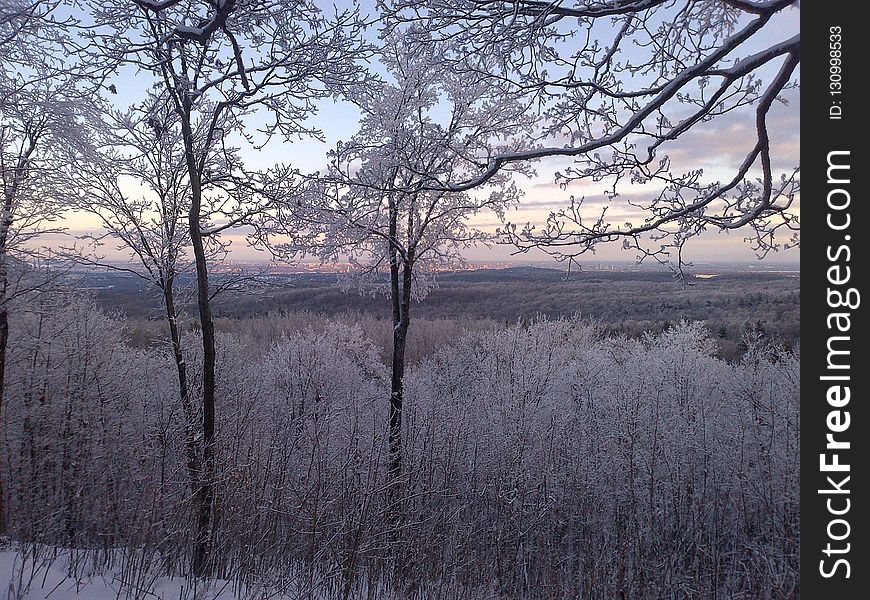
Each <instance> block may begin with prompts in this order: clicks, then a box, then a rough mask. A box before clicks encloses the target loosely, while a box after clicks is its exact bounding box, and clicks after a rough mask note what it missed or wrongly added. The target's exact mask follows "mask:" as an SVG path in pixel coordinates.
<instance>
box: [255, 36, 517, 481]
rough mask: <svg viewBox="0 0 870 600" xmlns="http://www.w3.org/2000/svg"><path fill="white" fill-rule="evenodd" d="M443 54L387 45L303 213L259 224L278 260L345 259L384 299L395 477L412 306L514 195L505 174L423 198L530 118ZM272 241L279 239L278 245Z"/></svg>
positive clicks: (358, 90)
mask: <svg viewBox="0 0 870 600" xmlns="http://www.w3.org/2000/svg"><path fill="white" fill-rule="evenodd" d="M448 47H449V44H446V43H436V42H434V41H431V40H429V41H427V42H425V43H421V42H420V41H419V40H417V39H414V38H411V37H408V36H403V35H398V34H397V35H392V36H389V37H387V38H386V39H385V40H384V44H383V48H382V50H381V53H380V56H381V60H382V63H383V65H384V67H385V68H386V70H387V75H386V78H385V79H384V80H383V81H379V82H377V83H374V82H371V83H368V84H366V85H365V86H357V87H355V88H353V89H352V90H351V91H350V93H349V94H348V98H349V99H350V100H351V101H352V102H354V103H355V105H356V106H357V107H358V108H359V109H360V111H361V113H362V118H361V123H360V131H359V132H358V133H357V134H356V135H355V136H353V137H352V138H350V139H349V140H347V141H344V142H340V143H339V144H338V147H337V148H336V149H335V150H334V151H332V152H331V164H330V168H329V170H328V172H327V173H326V174H325V175H323V176H321V177H320V178H318V179H317V180H316V181H315V182H314V183H313V184H312V185H310V186H309V188H308V190H307V194H306V200H305V203H304V204H299V203H297V202H294V203H291V204H289V205H284V206H281V207H279V210H278V212H277V216H275V215H272V216H271V221H270V223H269V224H268V225H267V226H266V229H267V231H268V233H269V234H271V235H272V236H273V238H274V239H275V240H276V241H275V242H274V243H273V244H272V247H273V248H274V249H275V250H276V252H277V253H278V254H279V255H281V254H289V255H294V254H295V253H297V252H302V253H311V254H314V255H316V256H319V257H320V258H321V260H344V259H348V260H350V261H351V263H353V265H354V266H355V267H356V272H355V274H354V276H353V277H352V278H351V279H350V280H349V281H348V282H349V283H352V284H356V285H358V286H360V287H362V288H363V289H364V290H366V291H369V292H379V291H385V292H386V293H387V294H388V296H389V299H390V306H391V313H392V320H393V347H392V360H391V367H392V376H391V391H390V400H389V406H390V417H389V454H390V459H389V466H388V470H389V473H390V474H391V476H392V477H393V478H394V479H398V478H399V476H400V475H401V472H402V440H401V435H402V433H401V432H402V394H403V392H402V385H403V383H402V382H403V378H404V372H405V349H406V346H407V336H408V330H409V327H410V323H411V305H412V304H411V303H412V300H413V299H415V298H416V299H421V298H423V297H425V296H426V294H427V293H428V291H429V290H430V288H431V286H432V285H433V283H434V281H433V278H434V276H435V274H436V273H437V272H438V271H439V270H443V269H446V268H450V267H455V266H457V265H458V264H459V263H461V262H462V254H461V251H462V250H464V249H466V248H468V247H469V246H471V245H473V244H475V243H478V242H481V241H485V240H487V239H488V238H489V235H488V234H487V233H486V232H484V231H481V230H480V229H477V228H475V227H473V226H472V224H471V223H470V221H471V220H472V219H473V218H474V217H475V216H478V215H481V214H487V213H491V214H494V215H497V216H499V217H500V216H503V215H504V212H505V210H506V209H507V208H509V207H511V206H513V205H514V204H515V203H516V202H517V199H518V197H519V193H518V190H517V189H516V187H515V186H514V185H513V183H512V182H511V175H512V173H511V172H510V170H508V169H505V170H504V171H502V172H500V173H499V174H498V175H497V176H495V177H493V178H491V179H490V180H489V181H488V183H489V186H490V187H489V188H488V189H480V190H478V191H477V192H476V193H470V192H452V191H446V190H433V189H429V186H430V184H431V183H432V182H433V181H438V180H439V179H442V178H446V179H452V178H456V177H462V176H463V174H467V173H469V172H473V171H474V169H475V168H476V162H475V161H476V160H478V158H477V157H479V156H480V155H481V154H483V155H489V156H492V155H495V154H497V153H498V152H500V151H505V150H506V149H518V148H520V147H523V146H524V144H525V142H524V141H523V134H524V133H527V132H528V130H529V128H530V126H531V123H532V120H531V119H530V118H529V117H528V116H527V114H526V107H525V106H524V105H523V104H522V103H520V102H518V101H517V99H516V97H514V96H512V95H510V94H504V93H502V90H500V89H498V88H496V87H493V86H492V85H491V82H489V81H488V80H487V79H486V78H469V77H466V76H464V75H459V74H457V73H455V72H454V71H452V70H451V69H450V66H449V63H448V62H446V61H445V60H444V56H445V53H446V52H447V49H448ZM282 236H283V238H282Z"/></svg>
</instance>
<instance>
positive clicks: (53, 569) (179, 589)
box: [0, 547, 281, 600]
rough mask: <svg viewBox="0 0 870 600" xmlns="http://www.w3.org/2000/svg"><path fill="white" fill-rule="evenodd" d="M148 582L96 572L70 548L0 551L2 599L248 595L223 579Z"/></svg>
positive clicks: (171, 599)
mask: <svg viewBox="0 0 870 600" xmlns="http://www.w3.org/2000/svg"><path fill="white" fill-rule="evenodd" d="M25 552H27V551H25ZM118 571H120V569H118ZM144 579H145V581H147V584H146V585H144V586H143V585H141V583H142V582H140V585H131V582H130V581H129V578H126V580H125V577H123V576H122V575H120V574H119V572H104V573H98V572H94V570H93V569H90V568H89V567H88V565H87V564H85V563H84V562H82V561H77V560H75V559H74V558H73V557H72V556H71V554H70V552H69V551H66V550H61V551H58V552H52V553H51V555H49V556H45V557H40V558H38V559H37V560H33V557H32V554H30V553H29V552H27V556H25V554H24V553H22V551H21V550H19V549H14V548H10V547H5V548H0V600H46V599H47V600H139V599H141V600H236V599H238V598H244V597H246V596H247V595H246V594H241V595H240V594H238V593H237V592H236V591H235V590H234V589H233V588H232V586H230V584H229V583H227V582H226V581H220V580H215V581H212V582H209V584H208V585H207V586H203V585H202V584H201V583H200V584H199V585H197V589H194V588H193V586H192V585H191V582H189V581H188V580H186V579H182V578H170V577H157V578H147V577H146V578H144ZM143 588H144V589H143ZM276 599H277V600H280V599H281V596H276Z"/></svg>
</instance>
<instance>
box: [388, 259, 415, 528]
mask: <svg viewBox="0 0 870 600" xmlns="http://www.w3.org/2000/svg"><path fill="white" fill-rule="evenodd" d="M393 252H394V253H395V251H393ZM390 277H391V282H390V283H391V292H392V293H391V299H392V304H393V356H392V362H391V370H392V374H391V375H392V376H391V378H390V417H389V432H388V441H389V464H388V467H387V475H388V477H389V490H390V493H389V496H388V503H389V507H390V511H391V512H392V513H393V514H394V515H397V516H400V515H401V507H400V503H401V493H400V492H401V490H400V484H401V477H402V401H403V396H404V379H405V349H406V345H407V339H408V328H409V326H410V324H411V317H410V308H411V266H410V264H409V263H408V261H407V260H405V261H403V264H402V273H401V285H400V283H399V277H400V274H399V264H398V260H397V257H396V256H395V255H394V256H392V257H391V266H390Z"/></svg>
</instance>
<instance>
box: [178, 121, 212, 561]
mask: <svg viewBox="0 0 870 600" xmlns="http://www.w3.org/2000/svg"><path fill="white" fill-rule="evenodd" d="M182 130H183V135H184V146H185V160H186V162H187V170H188V176H189V177H190V191H191V203H190V212H189V213H188V226H189V228H190V241H191V246H192V247H193V256H194V261H195V263H196V288H197V289H196V295H197V304H198V307H199V323H200V328H201V330H202V462H201V464H200V469H199V482H198V483H199V485H198V486H197V490H196V493H195V494H194V505H195V510H196V532H195V539H194V551H193V572H194V575H196V576H197V577H201V576H203V575H206V574H207V572H208V569H207V565H208V555H209V549H210V545H211V525H212V520H213V519H212V510H213V504H214V478H215V457H214V422H215V410H214V395H215V339H214V318H213V316H212V312H211V299H210V296H209V285H208V262H207V260H206V254H205V245H204V241H203V235H202V231H201V229H200V226H199V221H200V217H201V210H202V180H201V178H200V175H199V168H198V165H197V162H196V150H195V147H194V138H193V131H192V129H191V126H190V114H189V113H188V114H185V115H184V118H182Z"/></svg>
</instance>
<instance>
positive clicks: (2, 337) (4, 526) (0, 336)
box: [0, 257, 9, 536]
mask: <svg viewBox="0 0 870 600" xmlns="http://www.w3.org/2000/svg"><path fill="white" fill-rule="evenodd" d="M0 261H3V258H2V257H0ZM4 268H5V267H4V264H3V262H0V269H4ZM0 277H2V279H3V281H2V282H0V286H2V288H4V289H3V292H4V293H3V297H2V298H0V536H3V535H6V532H7V531H8V529H9V525H8V522H7V520H6V497H5V492H4V489H3V465H4V463H5V462H6V461H5V457H4V455H3V447H2V443H3V437H2V431H3V399H4V391H5V390H6V347H7V345H8V343H9V313H8V312H7V311H6V297H5V296H6V294H5V288H6V273H5V271H4V272H3V273H0Z"/></svg>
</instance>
